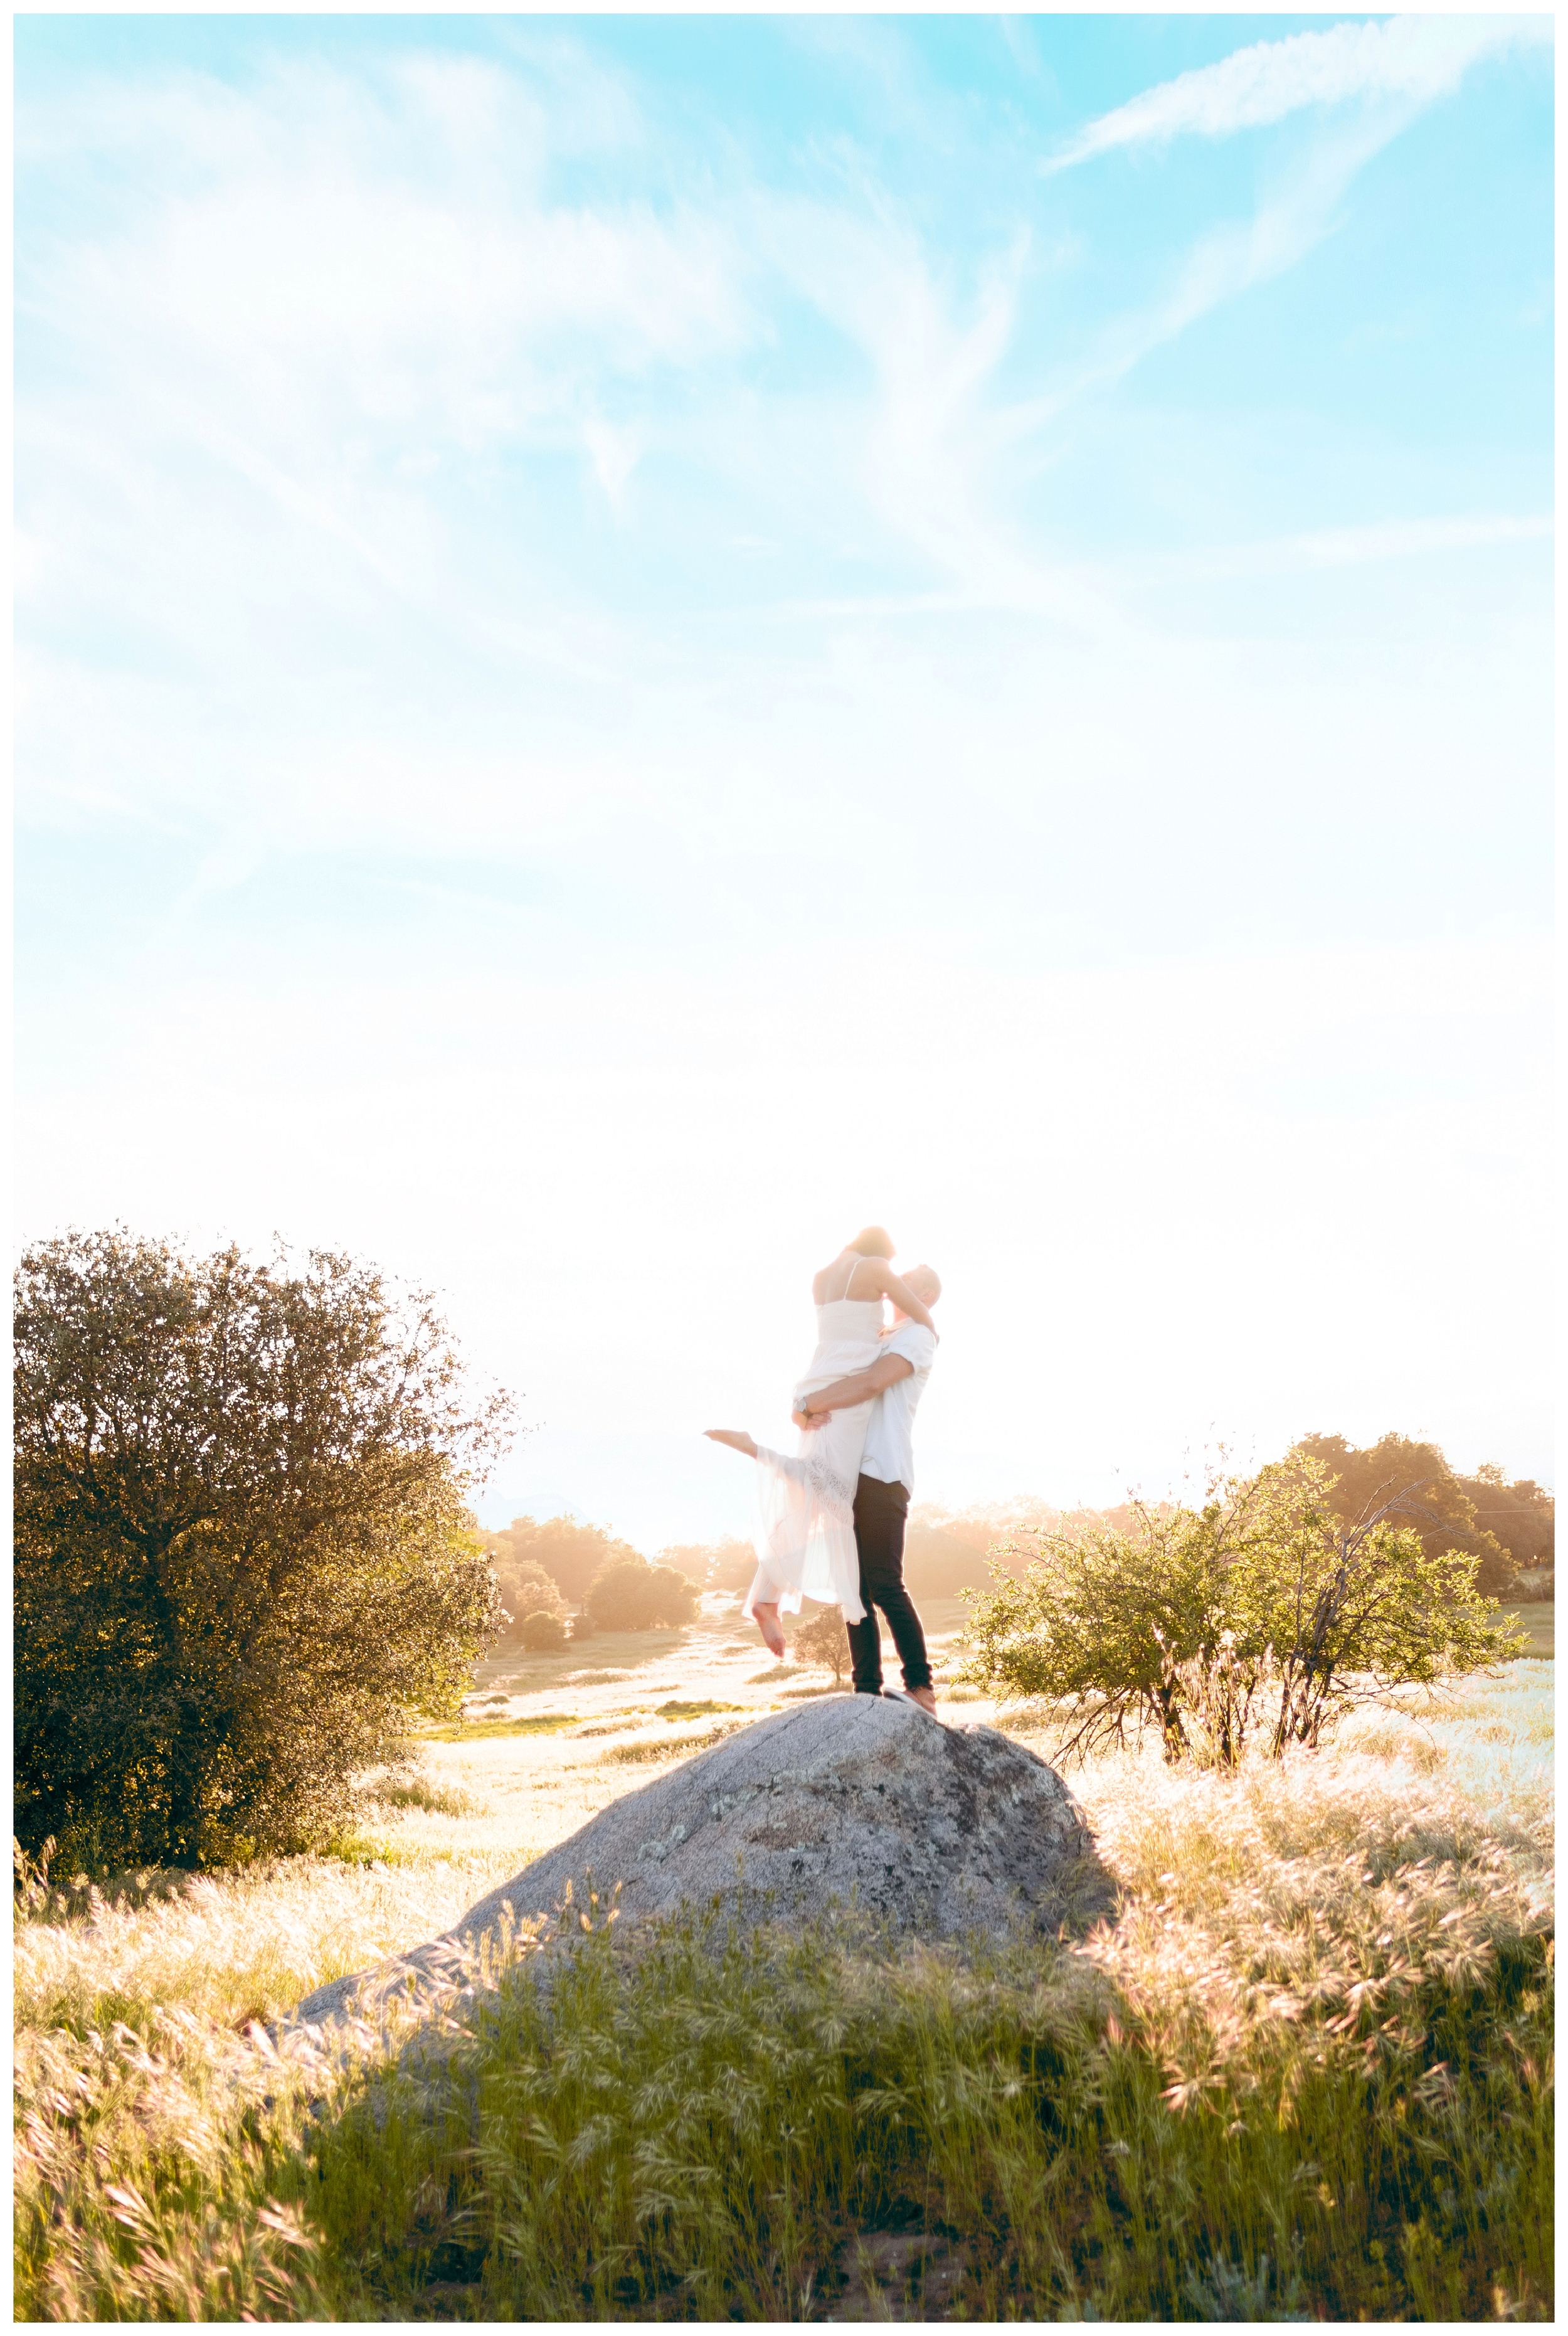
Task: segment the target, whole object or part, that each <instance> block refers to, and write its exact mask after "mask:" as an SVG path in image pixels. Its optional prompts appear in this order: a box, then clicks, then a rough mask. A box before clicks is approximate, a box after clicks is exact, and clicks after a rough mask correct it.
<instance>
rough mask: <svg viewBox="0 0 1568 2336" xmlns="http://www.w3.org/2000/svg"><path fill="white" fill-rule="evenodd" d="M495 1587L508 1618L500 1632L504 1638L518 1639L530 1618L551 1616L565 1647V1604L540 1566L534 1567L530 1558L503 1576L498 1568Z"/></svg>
mask: <svg viewBox="0 0 1568 2336" xmlns="http://www.w3.org/2000/svg"><path fill="white" fill-rule="evenodd" d="M496 1585H497V1587H498V1589H499V1590H500V1591H501V1595H502V1600H503V1601H504V1603H505V1607H506V1612H507V1616H508V1618H509V1619H508V1621H506V1624H505V1626H504V1629H503V1631H502V1635H503V1637H506V1638H510V1639H515V1638H519V1637H521V1632H522V1628H523V1625H524V1623H526V1622H527V1621H529V1620H530V1619H531V1616H533V1615H535V1614H550V1615H553V1616H555V1617H556V1618H557V1619H558V1620H559V1621H560V1624H561V1637H562V1643H563V1644H564V1642H565V1625H566V1601H565V1599H564V1598H563V1597H562V1596H561V1594H560V1587H559V1585H558V1584H557V1583H556V1582H552V1581H551V1579H550V1575H549V1574H548V1573H547V1572H545V1570H544V1568H543V1566H542V1565H535V1564H534V1563H533V1562H532V1561H531V1559H528V1558H524V1560H523V1561H522V1562H521V1564H520V1565H513V1566H512V1567H511V1570H510V1572H504V1573H503V1572H502V1570H501V1568H500V1566H499V1565H498V1566H497V1567H496Z"/></svg>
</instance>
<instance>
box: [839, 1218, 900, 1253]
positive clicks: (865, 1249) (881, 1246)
mask: <svg viewBox="0 0 1568 2336" xmlns="http://www.w3.org/2000/svg"><path fill="white" fill-rule="evenodd" d="M850 1247H851V1249H858V1250H859V1251H860V1253H861V1255H862V1257H891V1256H893V1255H894V1250H893V1245H892V1243H891V1241H890V1240H889V1239H888V1237H887V1235H886V1233H885V1232H883V1231H882V1229H881V1225H868V1226H867V1227H866V1229H865V1231H864V1232H863V1233H857V1234H856V1235H855V1237H854V1239H853V1241H851V1243H850Z"/></svg>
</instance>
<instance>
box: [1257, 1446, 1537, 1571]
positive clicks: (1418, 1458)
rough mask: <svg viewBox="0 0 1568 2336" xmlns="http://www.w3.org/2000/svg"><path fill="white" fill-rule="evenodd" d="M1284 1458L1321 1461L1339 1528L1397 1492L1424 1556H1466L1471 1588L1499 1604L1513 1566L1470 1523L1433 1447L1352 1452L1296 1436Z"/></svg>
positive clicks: (1464, 1499)
mask: <svg viewBox="0 0 1568 2336" xmlns="http://www.w3.org/2000/svg"><path fill="white" fill-rule="evenodd" d="M1291 1454H1292V1456H1293V1457H1295V1458H1297V1459H1302V1460H1317V1461H1320V1463H1321V1464H1322V1465H1323V1466H1324V1467H1325V1468H1327V1469H1328V1470H1329V1472H1330V1473H1331V1475H1333V1477H1334V1479H1335V1483H1334V1488H1333V1492H1332V1494H1330V1496H1329V1497H1330V1503H1331V1506H1332V1512H1333V1514H1334V1515H1335V1516H1336V1517H1337V1518H1338V1519H1339V1522H1340V1523H1341V1524H1345V1525H1354V1524H1356V1523H1359V1521H1360V1520H1361V1519H1362V1518H1364V1517H1367V1516H1369V1515H1370V1514H1372V1513H1373V1511H1374V1510H1377V1509H1380V1508H1381V1507H1382V1506H1383V1505H1384V1504H1385V1503H1386V1502H1388V1501H1389V1500H1391V1499H1392V1498H1393V1497H1394V1496H1395V1494H1398V1493H1399V1492H1401V1491H1402V1490H1404V1491H1406V1492H1407V1493H1408V1495H1409V1499H1410V1503H1411V1506H1410V1507H1409V1508H1408V1510H1407V1516H1408V1518H1409V1522H1410V1524H1411V1525H1412V1527H1413V1528H1414V1529H1415V1530H1416V1531H1417V1532H1418V1533H1420V1536H1421V1543H1422V1547H1423V1548H1424V1549H1425V1550H1426V1551H1427V1554H1428V1556H1431V1557H1439V1556H1443V1555H1446V1554H1447V1553H1448V1552H1452V1551H1454V1550H1460V1549H1463V1550H1467V1551H1468V1552H1470V1554H1471V1555H1472V1556H1473V1557H1474V1558H1475V1561H1476V1568H1477V1571H1476V1577H1475V1578H1476V1584H1477V1587H1478V1588H1479V1589H1480V1590H1481V1591H1482V1592H1483V1594H1484V1595H1485V1596H1486V1597H1488V1598H1505V1597H1506V1596H1507V1594H1508V1592H1509V1591H1510V1590H1511V1589H1512V1588H1513V1586H1514V1574H1515V1573H1516V1572H1517V1571H1518V1565H1517V1563H1516V1562H1514V1559H1512V1558H1511V1557H1510V1554H1509V1552H1508V1549H1507V1548H1505V1546H1504V1545H1503V1543H1501V1542H1500V1541H1499V1540H1498V1539H1497V1536H1496V1535H1495V1533H1492V1532H1490V1531H1489V1530H1488V1529H1487V1528H1486V1527H1485V1525H1483V1523H1481V1522H1480V1521H1479V1520H1478V1519H1477V1517H1476V1514H1475V1511H1476V1506H1477V1504H1476V1502H1475V1500H1474V1499H1473V1498H1472V1496H1471V1494H1470V1493H1469V1492H1468V1491H1467V1490H1466V1486H1465V1484H1464V1483H1463V1482H1462V1481H1461V1479H1460V1478H1459V1477H1457V1476H1456V1475H1455V1474H1454V1471H1453V1470H1452V1469H1451V1468H1450V1467H1449V1465H1448V1463H1447V1461H1446V1459H1445V1458H1444V1457H1443V1455H1442V1453H1441V1452H1440V1451H1439V1449H1438V1447H1437V1445H1435V1444H1422V1443H1418V1442H1416V1441H1415V1440H1414V1439H1412V1438H1411V1437H1410V1436H1395V1435H1393V1434H1392V1433H1390V1434H1389V1435H1388V1436H1379V1437H1378V1441H1377V1443H1376V1444H1368V1445H1365V1446H1363V1447H1362V1448H1360V1449H1358V1448H1357V1446H1356V1445H1353V1444H1348V1443H1347V1442H1346V1440H1345V1438H1344V1437H1343V1436H1321V1435H1316V1434H1314V1435H1311V1436H1302V1438H1301V1440H1300V1443H1299V1444H1296V1445H1292V1446H1291ZM1417 1503H1418V1504H1419V1506H1418V1510H1417V1506H1416V1504H1417Z"/></svg>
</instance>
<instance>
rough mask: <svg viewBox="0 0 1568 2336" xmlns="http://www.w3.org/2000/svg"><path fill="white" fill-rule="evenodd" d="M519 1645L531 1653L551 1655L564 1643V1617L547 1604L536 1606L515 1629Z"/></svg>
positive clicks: (558, 1650)
mask: <svg viewBox="0 0 1568 2336" xmlns="http://www.w3.org/2000/svg"><path fill="white" fill-rule="evenodd" d="M517 1637H518V1641H519V1643H520V1645H521V1646H524V1647H526V1648H527V1650H528V1651H529V1653H530V1654H531V1655H552V1654H557V1653H559V1652H560V1649H561V1648H562V1647H564V1646H565V1644H566V1617H565V1615H564V1614H560V1613H558V1612H556V1611H554V1610H553V1609H552V1608H550V1607H548V1606H536V1607H535V1608H534V1610H533V1611H532V1613H531V1614H525V1615H524V1616H523V1618H522V1621H521V1622H520V1623H519V1625H518V1629H517Z"/></svg>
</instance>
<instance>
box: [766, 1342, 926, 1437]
mask: <svg viewBox="0 0 1568 2336" xmlns="http://www.w3.org/2000/svg"><path fill="white" fill-rule="evenodd" d="M914 1368H915V1367H914V1365H913V1363H911V1360H910V1358H909V1357H908V1356H907V1355H881V1356H879V1357H878V1358H877V1360H876V1361H875V1362H874V1363H873V1364H872V1367H871V1368H870V1369H869V1370H865V1371H856V1373H855V1374H854V1377H852V1378H847V1379H834V1381H833V1385H832V1386H831V1387H813V1390H812V1392H811V1394H810V1395H808V1396H806V1397H804V1398H803V1401H802V1403H801V1405H800V1406H799V1407H798V1409H797V1410H796V1412H795V1414H794V1424H795V1426H797V1427H820V1426H822V1423H823V1420H824V1419H825V1418H826V1417H827V1416H828V1414H829V1412H830V1411H848V1410H849V1409H850V1407H851V1406H852V1405H853V1404H857V1403H869V1402H870V1401H871V1399H872V1396H874V1395H881V1391H882V1389H883V1387H896V1386H897V1384H898V1382H899V1380H900V1379H907V1378H910V1377H912V1376H913V1373H914Z"/></svg>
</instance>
